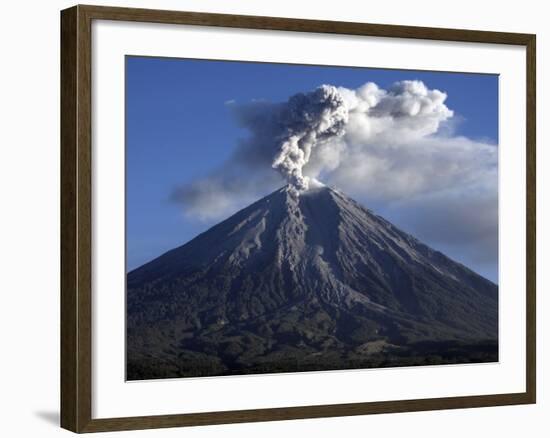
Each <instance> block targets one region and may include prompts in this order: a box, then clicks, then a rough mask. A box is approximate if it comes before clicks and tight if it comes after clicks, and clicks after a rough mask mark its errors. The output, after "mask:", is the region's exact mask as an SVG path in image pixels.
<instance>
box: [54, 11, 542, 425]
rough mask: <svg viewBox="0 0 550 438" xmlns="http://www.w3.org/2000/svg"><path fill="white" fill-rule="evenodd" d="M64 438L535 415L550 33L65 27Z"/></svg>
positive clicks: (318, 26) (110, 17)
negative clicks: (426, 413) (328, 420)
mask: <svg viewBox="0 0 550 438" xmlns="http://www.w3.org/2000/svg"><path fill="white" fill-rule="evenodd" d="M61 49H62V53H61V54H62V56H61V119H62V129H61V160H62V162H61V177H62V184H61V200H62V202H61V207H62V211H61V216H62V224H61V235H62V239H61V255H62V260H61V262H62V263H61V264H62V272H61V280H62V285H61V423H62V427H64V428H66V429H69V430H72V431H75V432H94V431H108V430H124V429H144V428H159V427H173V426H189V425H203V424H220V423H235V422H247V421H270V420H283V419H297V418H315V417H326V416H344V415H362V414H372V413H389V412H405V411H420V410H431V409H453V408H466V407H483V406H497V405H510V404H525V403H535V399H536V397H535V393H536V379H535V362H536V360H535V359H536V357H535V325H536V324H535V36H534V35H529V34H514V33H501V32H485V31H472V30H455V29H435V28H420V27H407V26H393V25H392V26H388V25H379V24H376V25H375V24H363V23H344V22H330V21H313V20H297V19H283V18H273V17H253V16H232V15H221V14H204V13H193V12H174V11H155V10H143V9H125V8H110V7H96V6H75V7H73V8H70V9H67V10H64V11H62V13H61Z"/></svg>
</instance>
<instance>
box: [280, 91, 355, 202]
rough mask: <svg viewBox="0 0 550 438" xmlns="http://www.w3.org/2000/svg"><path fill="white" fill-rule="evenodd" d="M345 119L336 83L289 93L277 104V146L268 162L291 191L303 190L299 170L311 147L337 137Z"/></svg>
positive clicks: (306, 182) (305, 179) (303, 179)
mask: <svg viewBox="0 0 550 438" xmlns="http://www.w3.org/2000/svg"><path fill="white" fill-rule="evenodd" d="M347 122H348V109H347V107H346V105H345V102H344V99H343V97H342V95H341V94H340V93H339V92H338V90H337V89H336V87H333V86H330V85H322V86H320V87H319V88H317V89H316V90H314V91H312V92H310V93H299V94H296V95H294V96H292V97H291V98H290V99H289V100H288V102H287V103H286V104H285V105H283V106H282V107H281V111H280V114H279V126H280V128H281V133H280V135H279V136H278V138H277V141H276V145H277V147H278V150H277V151H276V154H275V157H274V158H273V162H272V164H271V166H272V167H273V168H274V169H277V170H278V171H279V172H281V174H282V175H283V176H284V177H285V178H286V180H287V181H288V183H289V184H290V186H291V187H292V188H293V191H294V193H295V194H299V193H300V192H301V191H304V190H307V189H308V187H309V177H307V176H305V175H304V173H303V168H304V166H305V165H306V164H307V163H308V162H309V160H310V158H311V154H312V151H313V149H314V148H315V147H316V146H317V145H318V144H320V143H323V142H326V141H327V140H329V139H331V138H334V137H340V136H342V135H343V134H344V128H345V125H346V123H347Z"/></svg>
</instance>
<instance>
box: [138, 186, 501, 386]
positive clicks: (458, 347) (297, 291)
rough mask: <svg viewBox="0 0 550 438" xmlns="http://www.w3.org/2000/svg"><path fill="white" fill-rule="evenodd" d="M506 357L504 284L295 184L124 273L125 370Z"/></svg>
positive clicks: (352, 206) (329, 366) (325, 190)
mask: <svg viewBox="0 0 550 438" xmlns="http://www.w3.org/2000/svg"><path fill="white" fill-rule="evenodd" d="M497 360H498V286H497V285H496V284H494V283H492V282H491V281H489V280H487V279H485V278H483V277H481V276H480V275H478V274H476V273H475V272H473V271H472V270H470V269H468V268H467V267H465V266H463V265H462V264H460V263H458V262H455V261H453V260H451V259H450V258H448V257H446V256H445V255H444V254H442V253H440V252H438V251H436V250H434V249H431V248H430V247H428V246H426V245H424V244H423V243H421V242H420V241H418V240H417V239H416V238H414V237H412V236H411V235H409V234H407V233H405V232H403V231H401V230H399V229H398V228H397V227H395V226H394V225H392V224H391V223H390V222H388V221H386V220H385V219H383V218H382V217H380V216H377V215H376V214H374V213H373V212H371V211H370V210H368V209H366V208H364V207H362V206H361V205H359V204H358V203H357V202H355V201H354V200H352V199H350V198H349V197H347V196H346V195H344V194H343V193H341V192H339V191H337V190H333V189H331V188H329V187H326V186H323V187H317V188H312V189H310V190H308V191H306V192H303V193H302V194H301V195H300V196H296V195H295V192H294V191H292V190H291V189H290V188H289V187H288V186H286V187H283V188H281V189H279V190H277V191H275V192H273V193H272V194H270V195H268V196H266V197H264V198H262V199H260V200H259V201H257V202H255V203H254V204H252V205H250V206H248V207H246V208H244V209H243V210H241V211H239V212H237V213H236V214H234V215H233V216H231V217H229V218H228V219H226V220H225V221H223V222H221V223H219V224H218V225H215V226H213V227H212V228H210V229H209V230H208V231H206V232H204V233H202V234H200V235H198V236H197V237H195V238H194V239H193V240H191V241H190V242H188V243H186V244H185V245H183V246H180V247H178V248H175V249H173V250H171V251H168V252H167V253H165V254H163V255H161V256H160V257H158V258H156V259H154V260H152V261H151V262H149V263H147V264H145V265H143V266H141V267H139V268H137V269H135V270H133V271H131V272H129V273H128V275H127V379H128V380H137V379H152V378H168V377H188V376H195V377H196V376H211V375H228V374H249V373H271V372H296V371H312V370H334V369H350V368H370V367H388V366H413V365H425V364H448V363H471V362H492V361H497Z"/></svg>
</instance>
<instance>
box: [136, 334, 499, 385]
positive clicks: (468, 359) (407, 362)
mask: <svg viewBox="0 0 550 438" xmlns="http://www.w3.org/2000/svg"><path fill="white" fill-rule="evenodd" d="M371 347H372V348H371V350H373V349H374V350H376V349H378V350H379V351H371V352H367V353H363V354H361V353H357V352H355V351H354V352H342V351H332V352H331V351H328V352H325V353H309V352H306V353H305V354H304V353H302V352H301V350H300V348H298V347H296V348H294V349H292V351H275V352H272V353H271V354H267V355H265V356H264V357H259V358H255V360H254V361H243V360H239V358H236V357H235V356H234V355H231V354H227V355H222V356H213V355H207V354H204V353H200V352H193V351H189V350H187V351H184V352H181V353H180V354H179V355H178V358H177V359H169V358H162V359H159V358H152V357H143V358H139V359H136V358H130V359H129V360H128V362H127V376H126V378H127V380H149V379H166V378H180V377H207V376H227V375H244V374H267V373H293V372H304V371H329V370H349V369H364V368H388V367H405V366H423V365H449V364H470V363H487V362H498V360H499V357H498V342H496V341H491V340H488V341H482V342H476V343H464V342H459V341H447V342H430V341H424V342H418V343H414V344H410V345H407V346H397V345H392V344H383V345H374V346H371ZM366 348H367V349H368V348H370V347H369V346H367V347H366Z"/></svg>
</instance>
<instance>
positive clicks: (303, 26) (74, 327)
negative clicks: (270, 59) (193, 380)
mask: <svg viewBox="0 0 550 438" xmlns="http://www.w3.org/2000/svg"><path fill="white" fill-rule="evenodd" d="M93 20H115V21H131V22H136V21H137V22H147V23H167V24H185V25H196V26H216V27H227V28H247V29H260V30H283V31H294V32H315V33H325V34H347V35H356V36H371V37H387V38H412V39H426V40H443V41H453V42H474V43H491V44H504V45H518V46H524V47H525V48H526V59H527V63H526V66H525V68H526V77H527V89H526V95H525V99H526V108H527V117H526V120H527V126H526V139H525V144H526V148H527V150H526V151H527V169H526V175H527V181H526V183H527V193H526V200H527V201H526V203H527V209H526V213H525V214H526V218H527V236H526V237H527V238H526V241H527V247H526V255H527V265H526V272H527V284H526V291H527V295H526V310H527V318H526V321H525V323H526V391H525V392H521V393H509V394H494V395H479V396H460V397H446V398H428V399H416V400H397V401H382V402H365V403H346V404H336V405H316V406H299V407H286V408H270V409H252V410H239V411H224V412H207V413H186V414H176V415H152V416H139V417H127V418H100V419H94V418H92V357H91V356H92V288H91V281H92V276H91V266H92V257H91V247H92V231H91V230H92V214H91V202H92V184H91V177H92V159H93V158H92V156H91V141H92V139H91V135H92V122H91V117H92V91H91V70H92V50H91V43H92V35H91V29H92V21H93ZM535 48H536V38H535V35H531V34H519V33H503V32H487V31H475V30H457V29H439V28H426V27H410V26H395V25H381V24H364V23H351V22H349V23H348V22H332V21H318V20H301V19H289V18H274V17H256V16H237V15H224V14H209V13H195V12H176V11H161V10H144V9H127V8H111V7H100V6H80V5H79V6H75V7H72V8H70V9H66V10H64V11H62V12H61V426H62V427H63V428H65V429H68V430H71V431H74V432H78V433H80V432H99V431H114V430H129V429H148V428H162V427H176V426H194V425H208V424H222V423H240V422H255V421H273V420H289V419H303V418H318V417H335V416H349V415H365V414H379V413H390V412H391V413H395V412H410V411H425V410H436V409H456V408H470V407H483V406H499V405H515V404H528V403H535V400H536V334H535V332H536V319H535V318H536V315H535V309H536V307H535V306H536V304H535V301H536V297H535V214H536V207H535V179H536V177H535V136H536V127H535V111H536V97H535V96H536V79H535V56H536V55H535Z"/></svg>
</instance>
